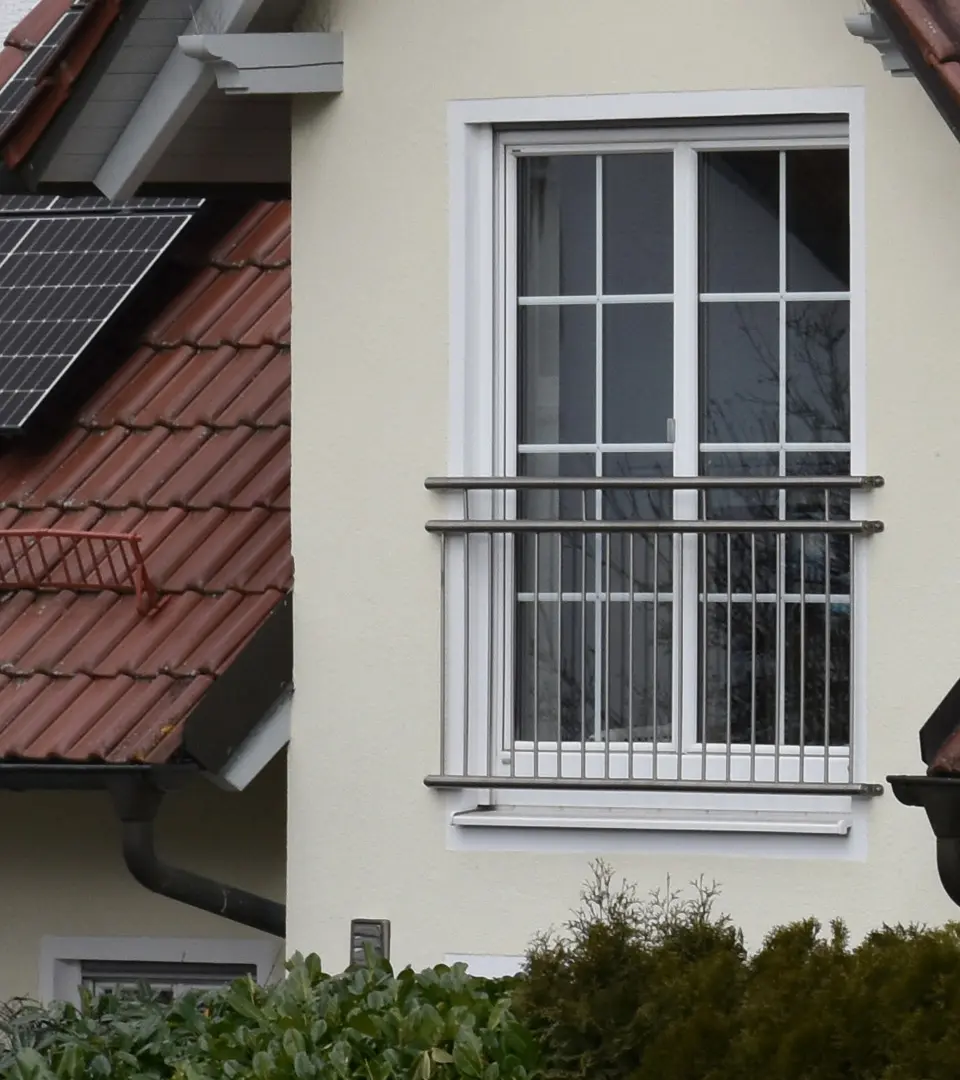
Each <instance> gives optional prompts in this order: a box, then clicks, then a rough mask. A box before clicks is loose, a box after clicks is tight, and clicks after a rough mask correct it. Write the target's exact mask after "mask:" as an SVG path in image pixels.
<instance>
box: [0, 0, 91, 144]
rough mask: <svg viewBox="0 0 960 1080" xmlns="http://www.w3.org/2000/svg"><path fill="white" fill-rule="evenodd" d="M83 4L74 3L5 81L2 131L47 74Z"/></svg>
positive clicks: (1, 102)
mask: <svg viewBox="0 0 960 1080" xmlns="http://www.w3.org/2000/svg"><path fill="white" fill-rule="evenodd" d="M83 7H84V5H83V4H82V3H77V4H74V5H73V7H72V8H71V9H70V10H69V11H68V12H66V13H65V14H64V15H63V16H61V18H60V21H59V22H58V23H57V24H56V26H54V28H53V29H52V30H51V31H50V33H49V34H47V36H46V37H44V38H43V39H42V40H41V41H40V42H39V43H38V44H37V45H35V46H34V47H33V49H31V50H30V53H29V55H28V56H27V58H26V60H24V62H23V63H22V64H21V65H20V67H18V68H17V70H16V71H15V72H14V73H13V75H12V76H11V77H10V78H9V79H8V80H7V81H6V82H5V83H4V84H3V87H2V89H0V135H2V134H3V132H4V131H5V130H6V128H7V127H9V125H10V124H11V123H12V121H13V119H14V117H15V116H16V115H17V113H18V112H19V110H20V109H21V108H22V107H23V104H24V102H25V101H26V100H27V98H28V97H30V95H31V94H32V93H33V91H34V89H35V88H36V85H37V79H38V78H39V77H40V76H41V75H42V74H43V72H44V69H45V68H46V66H47V64H48V63H49V62H50V60H51V59H52V58H53V54H54V53H55V52H56V50H57V49H58V48H59V47H60V45H61V43H62V42H63V40H64V38H65V37H66V36H67V34H68V33H69V32H70V30H71V29H72V28H73V25H74V24H75V23H76V21H77V19H79V18H80V16H81V14H82V13H83Z"/></svg>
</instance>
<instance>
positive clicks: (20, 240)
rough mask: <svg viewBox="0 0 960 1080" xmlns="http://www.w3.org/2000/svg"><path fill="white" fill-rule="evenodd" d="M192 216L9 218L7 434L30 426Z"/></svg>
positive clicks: (1, 263) (5, 266) (2, 253)
mask: <svg viewBox="0 0 960 1080" xmlns="http://www.w3.org/2000/svg"><path fill="white" fill-rule="evenodd" d="M64 201H69V200H64ZM190 217H191V214H190V213H187V212H182V213H162V212H155V213H129V212H125V213H117V212H113V213H109V214H102V213H101V214H83V215H81V214H76V213H72V214H71V213H55V212H54V213H50V212H47V213H43V214H38V215H37V216H35V217H0V430H3V431H6V432H11V431H16V430H18V429H19V428H21V427H22V426H23V424H24V423H26V421H27V420H28V419H29V417H30V416H31V414H32V413H33V412H34V410H35V409H36V408H37V406H38V405H39V404H40V403H41V402H42V401H43V399H44V398H45V397H46V396H47V395H48V394H49V393H50V391H51V390H52V389H53V388H54V386H56V384H57V383H58V382H59V380H60V379H61V378H62V377H63V376H64V374H65V373H66V372H67V371H68V370H69V368H70V367H71V366H72V365H73V364H74V362H75V361H76V360H77V358H78V357H79V355H80V353H81V352H82V351H83V350H84V349H85V348H86V346H87V345H88V344H89V343H90V342H91V340H92V339H93V337H94V336H95V335H96V333H97V332H98V330H100V328H101V327H102V326H103V324H104V323H105V322H106V321H107V320H108V319H109V318H110V317H111V315H112V314H113V313H114V312H115V311H116V310H117V308H118V307H119V306H120V305H121V304H122V303H123V301H124V300H125V299H126V298H127V297H128V296H129V295H130V293H131V291H132V290H133V289H134V288H135V287H136V285H137V283H138V282H139V281H140V280H141V278H142V277H143V276H144V274H146V273H147V271H148V270H149V269H150V267H151V266H153V264H154V263H155V262H156V261H157V259H158V258H159V257H160V256H161V255H162V254H163V252H164V251H165V250H166V249H167V247H169V245H170V244H171V243H172V242H173V240H174V239H175V237H176V236H177V234H178V233H179V232H180V230H181V229H182V228H183V227H184V226H185V225H186V223H187V222H188V221H189V220H190Z"/></svg>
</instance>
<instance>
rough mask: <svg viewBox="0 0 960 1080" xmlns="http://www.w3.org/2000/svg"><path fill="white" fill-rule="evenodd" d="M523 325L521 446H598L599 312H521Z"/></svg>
mask: <svg viewBox="0 0 960 1080" xmlns="http://www.w3.org/2000/svg"><path fill="white" fill-rule="evenodd" d="M518 324H519V342H518V350H517V351H518V356H517V366H518V370H519V380H518V381H519V394H520V402H519V406H518V410H517V411H518V416H519V425H520V442H521V443H569V442H587V443H592V442H594V441H595V430H596V422H595V420H596V418H595V407H594V401H595V400H596V397H595V394H596V391H595V387H596V314H595V311H594V308H593V307H552V306H550V307H525V308H520V310H519V313H518Z"/></svg>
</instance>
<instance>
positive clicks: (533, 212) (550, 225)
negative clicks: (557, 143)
mask: <svg viewBox="0 0 960 1080" xmlns="http://www.w3.org/2000/svg"><path fill="white" fill-rule="evenodd" d="M596 162H597V159H596V157H595V156H593V155H590V156H580V155H573V154H558V155H556V156H555V157H521V158H520V159H519V161H518V162H517V173H518V183H519V187H520V190H519V207H518V215H519V216H518V228H519V243H520V251H519V258H518V275H519V284H518V287H519V290H520V295H521V296H571V295H593V294H594V293H595V292H596V287H597V263H596V254H595V252H596V232H597V213H596V203H597V171H596V169H597V165H596Z"/></svg>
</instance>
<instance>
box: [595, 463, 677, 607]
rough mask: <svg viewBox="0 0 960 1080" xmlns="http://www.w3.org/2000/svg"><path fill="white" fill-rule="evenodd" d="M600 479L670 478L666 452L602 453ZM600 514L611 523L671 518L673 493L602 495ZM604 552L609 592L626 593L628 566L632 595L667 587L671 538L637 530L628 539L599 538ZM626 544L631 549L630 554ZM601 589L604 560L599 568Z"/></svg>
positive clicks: (635, 492) (659, 491) (670, 559)
mask: <svg viewBox="0 0 960 1080" xmlns="http://www.w3.org/2000/svg"><path fill="white" fill-rule="evenodd" d="M603 475H604V476H618V477H628V478H629V477H637V478H642V477H651V476H663V477H669V476H672V475H673V456H672V455H671V454H604V455H603ZM603 516H604V517H605V518H608V519H613V520H616V521H641V522H642V521H656V520H661V521H663V520H668V519H670V518H671V517H673V493H672V492H671V491H665V490H663V489H662V488H659V489H656V490H651V489H649V488H648V489H646V490H644V489H642V488H641V489H636V490H626V491H606V492H604V495H603ZM605 545H606V546H605V548H604V550H605V551H607V552H608V553H609V562H610V590H611V591H612V592H628V591H629V589H630V568H631V564H632V566H633V589H634V592H635V593H652V592H653V591H654V589H656V590H658V591H661V592H662V591H665V590H668V589H670V588H672V584H673V583H672V577H671V570H672V566H673V535H672V534H671V533H658V534H657V536H656V538H654V536H653V535H651V534H650V533H647V534H646V535H644V534H643V533H642V532H638V533H636V534H634V535H633V538H632V540H631V537H630V536H623V535H619V536H618V535H611V536H610V537H609V539H606V540H605ZM631 546H632V551H631ZM602 573H603V574H604V580H603V582H602V586H601V587H602V588H604V589H606V587H607V586H606V573H607V567H606V561H604V564H603V566H602Z"/></svg>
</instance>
